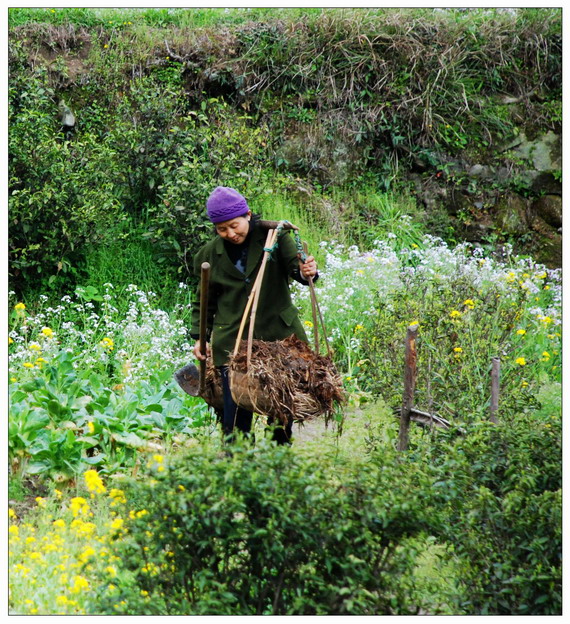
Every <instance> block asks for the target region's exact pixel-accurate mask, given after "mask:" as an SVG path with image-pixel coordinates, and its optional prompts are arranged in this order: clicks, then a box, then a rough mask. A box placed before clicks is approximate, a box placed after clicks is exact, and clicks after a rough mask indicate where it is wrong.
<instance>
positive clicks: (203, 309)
mask: <svg viewBox="0 0 570 624" xmlns="http://www.w3.org/2000/svg"><path fill="white" fill-rule="evenodd" d="M200 278H201V279H200V350H201V352H202V355H204V356H206V326H207V322H208V285H209V281H210V264H209V263H208V262H203V263H202V267H201V273H200ZM205 390H206V360H200V396H203V395H204V392H205Z"/></svg>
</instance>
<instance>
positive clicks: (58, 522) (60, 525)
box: [52, 518, 65, 529]
mask: <svg viewBox="0 0 570 624" xmlns="http://www.w3.org/2000/svg"><path fill="white" fill-rule="evenodd" d="M52 524H53V526H54V527H55V528H56V529H65V520H62V519H61V518H58V519H57V520H54V521H53V522H52Z"/></svg>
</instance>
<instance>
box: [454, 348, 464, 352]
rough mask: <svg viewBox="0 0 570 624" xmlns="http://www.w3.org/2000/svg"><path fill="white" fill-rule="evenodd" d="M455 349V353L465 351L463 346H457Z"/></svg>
mask: <svg viewBox="0 0 570 624" xmlns="http://www.w3.org/2000/svg"><path fill="white" fill-rule="evenodd" d="M453 350H454V351H455V353H463V349H462V348H461V347H455V348H454V349H453Z"/></svg>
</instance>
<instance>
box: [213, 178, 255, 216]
mask: <svg viewBox="0 0 570 624" xmlns="http://www.w3.org/2000/svg"><path fill="white" fill-rule="evenodd" d="M206 209H207V211H208V218H209V219H210V221H211V222H212V223H221V222H222V221H229V220H230V219H235V218H236V217H242V216H243V215H244V214H246V213H247V211H248V210H249V206H248V205H247V202H246V201H245V197H244V196H243V195H242V194H241V193H238V192H237V191H236V190H235V189H233V188H230V187H229V186H217V187H216V188H215V189H214V190H213V191H212V194H211V195H210V197H208V201H207V202H206Z"/></svg>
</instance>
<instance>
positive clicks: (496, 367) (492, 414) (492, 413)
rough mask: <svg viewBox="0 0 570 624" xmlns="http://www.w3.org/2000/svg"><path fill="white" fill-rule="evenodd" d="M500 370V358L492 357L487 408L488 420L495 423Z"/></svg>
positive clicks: (497, 409) (497, 420)
mask: <svg viewBox="0 0 570 624" xmlns="http://www.w3.org/2000/svg"><path fill="white" fill-rule="evenodd" d="M500 372H501V360H500V359H499V358H498V357H494V358H493V359H492V368H491V406H490V409H489V420H490V421H491V422H492V423H495V424H497V423H498V422H499V419H498V418H497V412H498V411H499V376H500Z"/></svg>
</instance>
